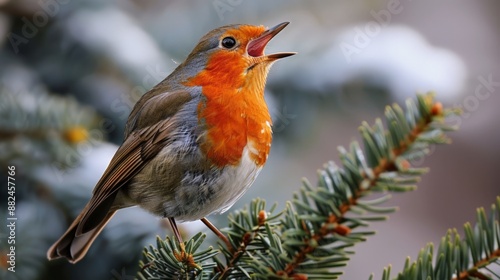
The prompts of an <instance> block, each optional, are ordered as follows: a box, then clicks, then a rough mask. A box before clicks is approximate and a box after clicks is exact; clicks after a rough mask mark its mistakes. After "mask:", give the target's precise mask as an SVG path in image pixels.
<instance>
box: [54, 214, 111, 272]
mask: <svg viewBox="0 0 500 280" xmlns="http://www.w3.org/2000/svg"><path fill="white" fill-rule="evenodd" d="M115 212H116V211H113V210H111V211H109V212H108V213H107V215H106V216H105V217H104V218H103V219H102V221H101V222H100V223H99V224H98V225H97V226H96V227H95V228H94V229H92V230H89V231H87V232H85V233H83V234H80V235H77V228H78V226H79V225H80V223H81V220H82V214H80V215H79V216H78V217H77V218H76V219H75V221H73V223H72V224H71V226H70V227H69V228H68V230H67V231H66V232H65V233H64V234H63V236H61V238H59V240H57V241H56V242H55V243H54V245H52V246H51V247H50V249H49V250H48V251H47V258H48V259H49V260H53V259H58V258H62V257H64V258H67V259H68V261H69V262H70V263H77V262H78V261H80V260H81V259H82V258H83V257H84V256H85V254H87V251H88V250H89V248H90V246H91V245H92V243H93V242H94V240H95V239H96V237H97V236H98V235H99V233H101V231H102V230H103V228H104V226H106V224H107V223H108V222H109V220H110V219H111V218H112V217H113V215H114V214H115Z"/></svg>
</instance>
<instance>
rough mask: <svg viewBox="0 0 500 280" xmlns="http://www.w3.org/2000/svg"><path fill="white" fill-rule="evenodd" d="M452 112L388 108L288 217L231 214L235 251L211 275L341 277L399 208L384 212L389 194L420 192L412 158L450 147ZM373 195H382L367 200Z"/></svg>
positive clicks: (422, 103)
mask: <svg viewBox="0 0 500 280" xmlns="http://www.w3.org/2000/svg"><path fill="white" fill-rule="evenodd" d="M453 113H456V112H455V111H453V110H443V108H442V105H441V104H440V103H438V102H435V101H434V99H433V94H431V93H429V94H426V95H418V96H417V100H416V102H415V101H413V100H408V101H407V103H406V110H405V111H403V109H401V107H399V106H398V105H393V106H391V107H387V108H386V111H385V118H386V123H387V126H388V129H387V130H386V129H385V128H384V126H383V124H382V121H381V120H380V119H377V120H376V121H375V124H374V125H373V126H369V125H368V124H367V123H363V124H362V126H361V127H360V132H361V135H362V140H363V145H364V151H363V150H362V149H361V147H360V145H359V144H358V143H357V142H352V143H351V145H350V147H349V150H346V149H344V148H342V147H341V148H339V152H340V160H341V163H342V165H343V167H338V166H337V165H335V164H334V163H332V162H330V163H328V164H327V165H325V167H324V168H323V169H321V170H319V171H318V175H319V182H318V185H317V187H313V186H312V185H311V184H310V183H309V182H308V181H307V180H304V181H303V186H302V187H301V189H300V191H299V192H298V193H295V194H294V199H293V201H291V202H288V203H287V205H286V208H285V210H284V211H283V212H281V213H279V214H276V215H274V216H273V215H272V212H273V211H272V210H274V208H275V207H272V209H271V210H270V211H266V210H265V204H264V202H263V201H261V200H256V201H253V202H252V203H251V204H250V208H249V211H247V210H245V209H244V210H243V211H238V212H236V213H235V215H234V216H230V218H229V228H228V229H226V232H227V234H228V237H229V239H230V242H231V244H232V245H233V248H235V249H232V248H224V246H223V245H222V244H219V246H220V248H221V249H220V251H221V253H222V255H223V256H224V257H225V260H226V261H225V263H223V262H222V261H220V260H218V259H214V261H215V262H216V264H217V268H216V270H215V271H213V274H211V276H210V277H214V278H217V279H239V278H243V279H248V278H257V279H337V278H338V276H339V275H340V274H341V272H340V271H337V270H336V269H335V268H338V267H342V266H345V265H346V263H347V261H348V260H349V255H350V254H352V252H350V251H347V248H350V247H352V246H354V245H355V244H356V243H358V242H360V241H364V240H365V239H366V237H367V236H368V235H370V234H373V232H371V231H362V230H359V228H360V227H366V226H367V225H368V222H370V221H378V220H384V219H386V217H385V216H384V214H386V213H390V212H392V211H394V210H395V208H394V207H381V206H380V204H381V203H383V202H385V201H387V200H388V199H390V194H387V192H401V191H409V190H413V189H415V185H414V184H415V183H417V182H418V181H419V178H420V177H419V176H420V175H422V174H423V173H425V172H426V170H427V169H424V168H414V167H412V166H411V164H410V160H411V159H412V157H413V156H415V155H425V154H427V152H428V147H429V145H430V144H441V143H448V142H449V139H448V138H447V137H446V136H445V135H444V132H445V131H448V130H453V129H454V127H449V126H447V125H446V123H445V118H446V116H447V115H449V114H453ZM373 192H381V193H383V196H382V197H379V198H376V199H371V200H367V199H365V197H366V196H368V195H369V194H371V193H373ZM267 217H269V218H267ZM189 242H190V241H189ZM164 261H167V259H164ZM145 269H146V270H149V269H151V270H153V271H154V270H157V269H158V268H157V267H152V266H150V267H148V268H145ZM210 277H209V278H206V279H210Z"/></svg>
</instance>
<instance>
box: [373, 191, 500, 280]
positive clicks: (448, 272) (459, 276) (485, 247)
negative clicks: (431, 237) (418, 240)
mask: <svg viewBox="0 0 500 280" xmlns="http://www.w3.org/2000/svg"><path fill="white" fill-rule="evenodd" d="M476 213H477V222H476V225H475V226H474V227H472V226H471V224H470V223H466V224H465V225H464V232H465V238H461V237H460V235H459V234H458V232H457V230H456V229H453V230H448V232H447V234H446V235H445V236H444V237H443V238H442V239H441V242H440V244H439V248H438V251H437V253H436V261H435V262H434V261H433V256H434V254H433V251H434V245H433V244H432V243H431V244H429V245H427V246H426V247H425V248H423V249H422V250H421V251H420V253H419V254H418V258H417V261H415V262H413V263H410V259H409V258H408V259H407V260H406V263H405V266H404V268H403V271H402V272H400V273H399V274H398V276H397V277H396V278H395V279H397V280H413V279H436V280H441V279H452V280H466V279H500V274H499V273H498V271H497V272H495V271H493V270H492V269H491V266H493V265H494V264H497V265H499V264H500V263H499V260H500V226H499V224H500V196H498V197H497V199H496V203H495V204H493V205H492V206H491V213H490V216H489V218H488V217H487V215H486V212H485V210H484V208H479V209H477V211H476ZM433 262H434V263H433ZM370 279H373V275H372V276H371V277H370ZM382 279H383V280H389V279H391V268H390V267H388V268H385V269H384V272H383V274H382Z"/></svg>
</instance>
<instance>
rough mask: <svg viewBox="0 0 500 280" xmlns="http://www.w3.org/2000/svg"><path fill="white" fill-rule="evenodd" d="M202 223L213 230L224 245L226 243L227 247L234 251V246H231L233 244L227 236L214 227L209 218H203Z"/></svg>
mask: <svg viewBox="0 0 500 280" xmlns="http://www.w3.org/2000/svg"><path fill="white" fill-rule="evenodd" d="M201 221H202V222H203V223H204V224H205V225H206V226H207V227H208V228H209V229H210V230H211V231H213V233H215V235H217V237H219V238H220V239H221V240H222V241H223V242H224V243H226V246H227V248H228V249H229V250H231V251H232V250H233V249H234V248H233V245H231V242H229V239H228V238H227V236H225V235H224V234H223V233H222V232H220V230H219V229H218V228H217V227H216V226H214V225H213V224H212V223H211V222H210V221H209V220H207V218H201Z"/></svg>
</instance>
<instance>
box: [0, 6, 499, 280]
mask: <svg viewBox="0 0 500 280" xmlns="http://www.w3.org/2000/svg"><path fill="white" fill-rule="evenodd" d="M498 11H500V2H498V1H495V0H485V1H466V0H453V1H452V0H444V1H431V0H427V1H411V0H389V1H384V0H366V1H329V2H326V1H284V0H282V1H263V0H260V1H249V0H211V1H201V0H200V1H160V0H150V1H138V0H136V1H133V0H122V1H117V0H114V1H98V0H86V1H83V0H15V1H14V0H0V116H1V118H0V164H1V166H2V167H1V170H2V172H4V174H5V176H7V175H6V174H7V169H6V167H7V166H11V165H14V166H15V168H16V175H15V176H16V180H17V181H16V194H15V195H16V216H17V217H18V222H17V228H16V273H10V272H7V271H6V268H7V267H8V264H6V260H5V259H4V258H5V257H6V254H7V248H8V244H7V237H8V233H7V231H6V227H5V226H2V228H1V231H0V234H1V235H0V252H1V254H0V259H1V260H2V262H1V263H0V279H28V280H29V279H77V280H78V279H133V276H134V275H135V272H136V270H137V267H138V266H137V261H138V259H139V258H140V257H141V250H142V248H143V247H144V246H147V245H149V244H154V239H155V236H156V235H160V236H161V237H164V236H165V235H166V234H171V233H170V232H169V231H168V229H167V227H166V226H165V224H164V223H162V221H160V220H159V219H158V218H156V217H153V216H151V215H149V214H147V213H145V212H143V211H142V210H140V209H138V208H134V209H127V210H122V211H120V213H118V214H117V215H116V216H115V218H114V219H113V220H112V221H111V223H110V224H109V225H108V226H107V227H106V229H105V230H104V232H103V234H101V236H100V237H99V238H98V239H97V241H96V242H95V243H94V246H93V247H92V248H91V249H90V251H89V253H88V255H87V257H86V258H85V259H84V260H83V261H81V262H80V263H78V264H76V265H70V264H68V263H66V262H65V261H55V262H50V263H49V262H48V261H47V260H46V258H45V253H46V250H47V248H48V247H49V246H50V245H51V244H52V242H54V241H55V240H56V239H57V238H58V237H59V236H60V235H61V234H62V233H63V232H64V231H65V230H66V228H67V226H68V225H69V223H70V222H71V221H72V220H73V218H74V217H75V216H76V215H77V214H78V213H79V211H80V210H81V209H82V208H83V206H84V204H85V203H86V202H87V200H88V199H89V197H90V194H91V191H92V189H93V187H94V185H95V183H96V182H97V180H98V179H99V178H100V176H101V175H102V173H103V171H104V169H105V168H106V166H107V164H108V163H109V160H110V159H111V157H112V155H113V154H114V152H115V151H116V149H117V147H118V145H120V144H121V141H122V140H123V139H122V137H123V131H124V124H125V121H126V118H127V116H128V113H129V112H130V110H131V108H132V106H133V104H134V103H135V102H136V101H137V100H138V98H139V97H140V96H141V95H142V94H143V93H145V92H146V91H147V90H148V89H150V88H151V87H153V86H154V85H155V84H156V83H158V82H160V81H161V80H162V79H163V78H164V77H166V76H167V75H168V74H169V73H170V72H171V71H172V70H173V69H174V68H175V67H176V66H177V65H178V64H179V63H180V62H182V61H183V60H184V59H185V58H186V56H187V55H188V54H189V52H190V51H191V49H192V48H193V47H194V46H195V44H196V43H197V41H198V39H199V38H200V37H201V36H202V35H204V34H205V33H206V32H208V31H209V30H211V29H213V28H216V27H218V26H221V25H226V24H231V23H249V24H256V25H260V24H263V25H266V26H274V25H276V24H278V23H281V22H283V21H290V22H291V24H290V25H289V26H288V27H287V28H286V29H285V30H284V31H282V32H281V33H280V34H279V35H278V36H277V37H276V38H275V39H274V40H273V41H272V42H271V43H270V45H269V46H268V52H274V51H297V52H298V53H299V54H298V55H296V56H293V57H291V58H287V59H286V60H283V61H280V62H278V63H276V64H275V65H274V66H273V69H272V70H271V72H270V76H269V79H268V87H267V92H266V95H267V98H268V103H269V106H270V109H271V112H272V116H273V118H274V142H273V147H272V152H271V155H270V157H269V161H268V164H267V166H266V167H265V168H264V170H263V171H262V172H261V175H260V177H259V178H258V179H257V181H256V182H255V184H254V185H253V187H252V188H251V189H250V190H249V191H248V193H247V194H246V195H245V196H243V198H242V199H241V200H240V201H239V202H238V203H237V204H236V205H235V206H234V207H233V210H234V209H238V208H240V207H242V206H243V205H245V204H247V203H248V202H249V201H250V200H251V199H252V198H255V197H262V198H264V199H266V200H267V201H268V203H269V204H272V203H273V202H278V203H279V206H278V209H283V207H284V205H285V201H286V200H289V199H291V197H292V192H293V191H296V190H298V188H299V186H300V185H301V178H302V177H307V178H308V179H309V180H310V181H311V182H316V170H317V168H320V167H321V166H322V165H323V164H324V163H325V162H327V161H329V160H334V161H336V162H338V160H337V154H338V153H337V150H336V148H337V146H340V145H342V146H347V145H348V144H349V142H350V141H352V140H355V139H359V136H358V132H357V128H358V126H359V125H360V124H361V122H362V121H363V120H366V121H368V122H370V123H371V122H373V120H374V119H375V118H377V117H381V116H383V112H384V106H385V105H387V104H391V103H393V102H398V103H400V104H402V102H403V101H404V100H405V99H406V98H408V97H413V96H414V95H415V92H427V91H435V92H436V93H437V99H439V100H441V101H442V102H443V103H444V104H445V106H458V107H461V108H462V109H463V111H464V114H463V115H462V116H461V117H456V118H454V119H453V120H452V122H453V124H456V125H460V126H461V129H460V130H459V131H458V132H454V133H451V134H450V136H451V138H452V140H453V144H452V145H447V146H440V147H436V149H432V150H431V155H430V156H428V157H425V159H424V158H416V159H415V160H414V162H413V165H415V166H422V167H423V166H429V167H430V170H431V172H430V173H428V174H426V175H425V176H424V177H423V180H422V182H421V183H419V189H418V190H417V191H416V192H413V193H404V194H397V195H395V196H394V198H393V199H392V200H391V201H390V202H389V203H388V204H389V205H396V206H400V210H399V211H398V212H397V213H395V214H392V215H390V220H389V221H387V222H382V223H374V224H373V225H372V226H373V228H372V229H375V230H376V231H377V233H378V234H376V235H375V236H372V237H370V238H369V239H368V241H367V242H365V243H362V244H359V245H358V246H357V247H355V251H356V254H355V255H353V257H352V260H351V262H350V264H349V266H348V267H347V268H346V269H345V275H344V276H342V277H341V279H368V276H369V275H370V273H375V275H376V277H375V279H380V277H381V273H382V269H383V267H384V266H387V265H389V264H392V265H393V266H394V267H393V271H399V270H400V269H401V268H402V265H403V263H404V261H405V258H406V257H407V256H410V257H412V258H413V259H414V258H415V257H416V256H417V254H418V251H419V249H420V248H422V247H423V246H425V245H426V244H427V243H428V242H434V243H435V244H436V243H438V242H439V240H440V238H441V236H443V235H444V234H445V233H446V230H447V229H448V228H454V227H457V228H460V229H461V227H462V225H463V223H465V222H466V221H474V220H475V209H476V208H477V207H480V206H485V207H487V208H489V206H490V205H491V204H492V203H493V201H494V199H495V196H497V195H499V194H500V191H499V190H500V187H499V185H498V179H497V178H498V177H496V175H498V171H499V170H498V168H499V166H500V145H498V143H500V122H499V120H500V110H498V108H499V106H500V96H499V95H500V32H499V30H500V29H499V28H500V18H499V17H498ZM5 176H4V175H2V176H1V177H2V178H6V177H5ZM5 182H6V180H4V182H3V183H2V184H4V185H5V184H6V183H5ZM0 196H1V198H2V201H6V196H7V192H6V188H2V191H1V193H0ZM2 205H6V204H4V203H2ZM6 208H7V207H4V206H2V208H1V209H0V214H1V217H2V223H4V221H6V218H4V217H5V215H6V211H7V209H6ZM211 220H212V222H214V223H215V224H216V225H218V226H220V227H222V226H224V225H225V215H222V216H214V217H211ZM182 230H183V231H184V232H185V233H186V234H187V235H192V234H194V233H196V232H198V231H200V230H201V231H207V230H206V229H205V228H204V227H203V226H200V225H199V224H198V223H190V224H183V226H182ZM208 236H209V238H210V239H211V240H209V241H208V243H210V241H212V242H213V241H214V240H213V239H214V238H213V234H211V233H210V232H208ZM208 243H207V244H208Z"/></svg>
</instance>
